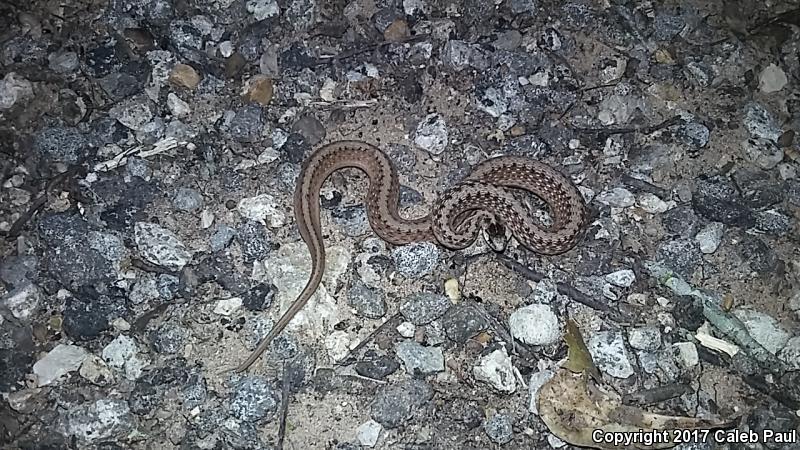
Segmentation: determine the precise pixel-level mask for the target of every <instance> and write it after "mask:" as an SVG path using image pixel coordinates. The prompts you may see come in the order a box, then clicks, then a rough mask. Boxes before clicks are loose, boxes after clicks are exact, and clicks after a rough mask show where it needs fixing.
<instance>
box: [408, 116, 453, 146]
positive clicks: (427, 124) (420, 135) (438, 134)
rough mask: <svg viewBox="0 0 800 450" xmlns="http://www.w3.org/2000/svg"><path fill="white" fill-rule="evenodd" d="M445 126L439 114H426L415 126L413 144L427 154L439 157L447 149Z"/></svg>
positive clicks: (447, 137)
mask: <svg viewBox="0 0 800 450" xmlns="http://www.w3.org/2000/svg"><path fill="white" fill-rule="evenodd" d="M448 139H449V136H448V133H447V125H446V124H445V122H444V119H443V118H442V116H440V115H439V114H428V115H427V116H425V118H424V119H422V121H420V123H419V124H418V125H417V130H416V135H415V136H414V143H415V144H417V145H418V146H419V147H420V148H422V149H424V150H425V151H427V152H428V153H431V154H434V155H439V154H441V153H442V152H443V151H444V149H445V148H447V142H448Z"/></svg>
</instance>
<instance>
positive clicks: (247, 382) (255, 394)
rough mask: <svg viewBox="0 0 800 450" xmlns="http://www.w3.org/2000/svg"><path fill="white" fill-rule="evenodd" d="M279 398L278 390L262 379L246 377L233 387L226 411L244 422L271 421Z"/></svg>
mask: <svg viewBox="0 0 800 450" xmlns="http://www.w3.org/2000/svg"><path fill="white" fill-rule="evenodd" d="M280 398H281V394H280V390H277V389H276V388H275V387H273V386H272V385H271V384H270V383H269V382H267V380H266V379H264V378H263V377H260V376H246V377H244V378H242V379H241V380H239V381H238V382H237V383H236V385H235V386H234V387H233V394H232V395H231V401H230V404H229V407H228V409H229V411H230V413H231V415H232V416H234V417H236V418H237V419H239V420H243V421H246V422H260V421H262V420H265V419H269V420H271V419H272V416H273V415H274V414H275V412H276V411H277V410H278V404H279V401H280Z"/></svg>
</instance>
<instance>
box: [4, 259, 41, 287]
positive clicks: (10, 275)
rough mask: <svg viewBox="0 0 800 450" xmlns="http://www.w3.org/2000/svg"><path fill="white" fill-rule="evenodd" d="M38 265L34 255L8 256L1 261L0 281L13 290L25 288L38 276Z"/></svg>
mask: <svg viewBox="0 0 800 450" xmlns="http://www.w3.org/2000/svg"><path fill="white" fill-rule="evenodd" d="M38 265H39V258H37V257H36V256H33V255H19V256H7V257H5V258H3V259H2V260H0V280H2V281H3V282H4V283H7V284H8V285H9V286H11V288H12V289H17V288H20V287H23V286H24V285H26V284H28V283H30V282H31V280H32V278H34V277H35V276H36V271H37V268H38Z"/></svg>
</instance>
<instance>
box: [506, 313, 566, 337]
mask: <svg viewBox="0 0 800 450" xmlns="http://www.w3.org/2000/svg"><path fill="white" fill-rule="evenodd" d="M508 325H509V327H510V329H511V335H512V336H514V337H515V338H517V339H519V340H520V341H522V342H524V343H526V344H529V345H547V344H552V343H553V342H555V341H557V340H558V339H559V338H560V337H561V330H560V327H559V322H558V317H557V316H556V315H555V313H553V309H552V308H550V306H548V305H540V304H533V305H528V306H523V307H522V308H519V309H517V310H516V311H514V312H513V313H512V314H511V317H509V319H508Z"/></svg>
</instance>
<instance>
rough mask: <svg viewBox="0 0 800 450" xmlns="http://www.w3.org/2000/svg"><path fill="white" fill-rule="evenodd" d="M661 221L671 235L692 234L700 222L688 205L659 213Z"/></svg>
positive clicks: (695, 231)
mask: <svg viewBox="0 0 800 450" xmlns="http://www.w3.org/2000/svg"><path fill="white" fill-rule="evenodd" d="M661 223H662V224H664V228H665V229H666V230H667V232H668V233H670V234H671V235H678V236H694V235H695V233H697V231H698V229H699V227H700V223H699V220H698V217H697V215H695V213H694V211H693V210H692V208H691V207H690V206H688V205H687V206H678V207H676V208H672V209H670V210H669V211H665V212H664V213H663V214H662V215H661Z"/></svg>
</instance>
